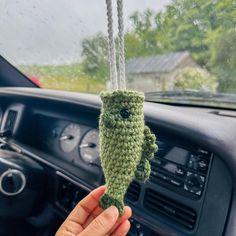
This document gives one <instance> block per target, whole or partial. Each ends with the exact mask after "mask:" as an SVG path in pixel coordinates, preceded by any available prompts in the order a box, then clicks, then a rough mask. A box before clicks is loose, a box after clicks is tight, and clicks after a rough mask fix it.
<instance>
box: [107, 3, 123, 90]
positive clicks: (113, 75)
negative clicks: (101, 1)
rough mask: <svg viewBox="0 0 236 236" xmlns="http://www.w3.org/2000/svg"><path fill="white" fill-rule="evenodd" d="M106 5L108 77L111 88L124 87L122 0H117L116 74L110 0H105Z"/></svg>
mask: <svg viewBox="0 0 236 236" xmlns="http://www.w3.org/2000/svg"><path fill="white" fill-rule="evenodd" d="M106 5H107V21H108V45H109V64H110V79H111V85H112V89H123V90H125V89H126V80H125V50H124V20H123V18H124V17H123V0H117V16H118V41H119V49H118V56H119V64H118V76H117V64H116V48H115V39H114V30H113V12H112V0H106Z"/></svg>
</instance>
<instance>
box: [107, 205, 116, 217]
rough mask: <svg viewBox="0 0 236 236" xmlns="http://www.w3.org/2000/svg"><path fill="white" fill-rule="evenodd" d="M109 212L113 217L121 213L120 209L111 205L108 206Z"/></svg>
mask: <svg viewBox="0 0 236 236" xmlns="http://www.w3.org/2000/svg"><path fill="white" fill-rule="evenodd" d="M107 213H108V214H109V215H110V217H112V218H117V217H118V215H119V212H118V209H117V208H116V207H115V206H110V207H109V208H107Z"/></svg>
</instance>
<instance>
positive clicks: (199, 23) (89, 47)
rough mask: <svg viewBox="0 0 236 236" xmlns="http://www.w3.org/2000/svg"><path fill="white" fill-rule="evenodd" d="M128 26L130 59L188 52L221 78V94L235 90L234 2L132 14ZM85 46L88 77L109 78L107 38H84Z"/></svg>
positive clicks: (206, 0) (175, 4)
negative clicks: (129, 26) (129, 28)
mask: <svg viewBox="0 0 236 236" xmlns="http://www.w3.org/2000/svg"><path fill="white" fill-rule="evenodd" d="M130 21H131V26H132V28H131V30H129V32H127V33H126V34H125V45H126V59H127V60H128V59H130V58H133V57H140V56H151V55H157V54H162V53H166V52H177V51H189V52H190V53H191V55H192V57H193V59H194V60H195V61H196V62H197V63H198V64H199V65H200V66H202V67H203V68H204V69H207V70H208V71H209V72H210V73H213V74H214V75H215V76H216V77H217V78H218V80H219V91H225V92H226V91H228V89H230V91H232V89H233V91H234V88H232V87H231V88H230V84H232V85H233V81H234V80H235V78H236V73H235V69H234V68H236V67H235V64H234V61H235V57H236V53H235V45H236V44H235V43H234V42H236V38H235V36H234V35H232V34H235V28H236V3H235V0H224V1H221V0H173V1H172V2H171V3H170V4H169V5H168V6H167V7H166V9H165V11H163V12H154V11H151V10H149V9H148V10H146V11H144V12H142V13H140V12H134V13H133V14H132V15H131V16H130ZM82 47H83V52H82V55H83V64H84V70H85V72H86V73H89V74H90V75H92V76H95V77H98V78H106V77H107V42H106V37H104V35H102V34H98V35H96V36H95V37H94V38H90V39H85V40H84V42H83V44H82ZM232 47H233V48H232ZM235 84H236V83H235ZM233 87H234V85H233ZM235 87H236V86H235ZM235 91H236V89H235Z"/></svg>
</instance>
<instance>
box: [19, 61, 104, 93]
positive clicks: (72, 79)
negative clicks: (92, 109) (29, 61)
mask: <svg viewBox="0 0 236 236" xmlns="http://www.w3.org/2000/svg"><path fill="white" fill-rule="evenodd" d="M19 69H20V70H21V71H22V72H23V73H24V74H26V75H27V76H29V77H30V76H35V77H37V78H38V80H39V81H40V83H41V86H42V87H43V88H46V89H58V90H67V91H79V92H88V93H99V92H101V91H102V90H104V89H105V83H104V81H101V80H99V79H96V78H91V77H89V76H88V75H86V74H85V73H84V72H83V71H84V69H83V66H82V65H81V64H72V65H57V66H55V65H54V66H53V65H47V66H38V65H32V66H28V65H21V66H20V67H19Z"/></svg>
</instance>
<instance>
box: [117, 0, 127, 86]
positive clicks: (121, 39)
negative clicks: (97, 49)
mask: <svg viewBox="0 0 236 236" xmlns="http://www.w3.org/2000/svg"><path fill="white" fill-rule="evenodd" d="M117 13H118V29H119V30H118V36H119V50H118V53H119V54H118V55H119V65H118V83H119V88H120V89H124V90H125V89H126V81H125V46H124V44H125V42H124V41H125V40H124V39H125V35H124V14H123V0H117Z"/></svg>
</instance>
